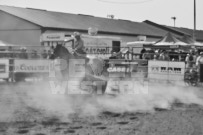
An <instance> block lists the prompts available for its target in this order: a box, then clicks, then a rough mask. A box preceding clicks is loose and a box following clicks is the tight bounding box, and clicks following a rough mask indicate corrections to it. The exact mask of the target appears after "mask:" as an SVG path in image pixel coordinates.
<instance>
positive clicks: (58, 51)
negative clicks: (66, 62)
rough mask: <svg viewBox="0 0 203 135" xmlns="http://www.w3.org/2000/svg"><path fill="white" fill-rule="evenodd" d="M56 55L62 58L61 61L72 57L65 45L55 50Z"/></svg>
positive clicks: (58, 46)
mask: <svg viewBox="0 0 203 135" xmlns="http://www.w3.org/2000/svg"><path fill="white" fill-rule="evenodd" d="M54 55H55V57H56V58H61V59H68V58H70V57H71V56H72V54H71V53H70V52H69V50H68V49H67V48H66V47H64V46H63V45H57V46H56V48H55V49H54Z"/></svg>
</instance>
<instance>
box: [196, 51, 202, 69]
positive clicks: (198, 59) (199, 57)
mask: <svg viewBox="0 0 203 135" xmlns="http://www.w3.org/2000/svg"><path fill="white" fill-rule="evenodd" d="M200 64H203V52H200V55H199V56H198V57H197V59H196V67H198V68H199V66H200Z"/></svg>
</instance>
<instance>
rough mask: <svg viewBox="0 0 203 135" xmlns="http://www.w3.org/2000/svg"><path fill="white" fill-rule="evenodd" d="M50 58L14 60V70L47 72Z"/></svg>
mask: <svg viewBox="0 0 203 135" xmlns="http://www.w3.org/2000/svg"><path fill="white" fill-rule="evenodd" d="M49 66H50V60H25V59H23V60H20V59H19V60H18V59H16V60H15V61H14V72H25V73H35V72H46V73H48V72H49Z"/></svg>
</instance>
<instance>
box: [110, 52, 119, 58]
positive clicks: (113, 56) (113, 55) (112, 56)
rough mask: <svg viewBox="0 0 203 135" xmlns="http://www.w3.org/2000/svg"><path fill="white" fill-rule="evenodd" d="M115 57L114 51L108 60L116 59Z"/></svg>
mask: <svg viewBox="0 0 203 135" xmlns="http://www.w3.org/2000/svg"><path fill="white" fill-rule="evenodd" d="M116 55H117V53H116V52H115V51H112V52H111V56H110V57H109V59H117V57H116Z"/></svg>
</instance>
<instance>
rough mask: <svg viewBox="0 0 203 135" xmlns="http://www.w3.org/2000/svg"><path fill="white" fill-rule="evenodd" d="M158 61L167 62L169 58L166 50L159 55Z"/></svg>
mask: <svg viewBox="0 0 203 135" xmlns="http://www.w3.org/2000/svg"><path fill="white" fill-rule="evenodd" d="M159 60H169V56H168V54H167V52H166V50H163V51H162V53H161V54H160V55H159Z"/></svg>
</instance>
